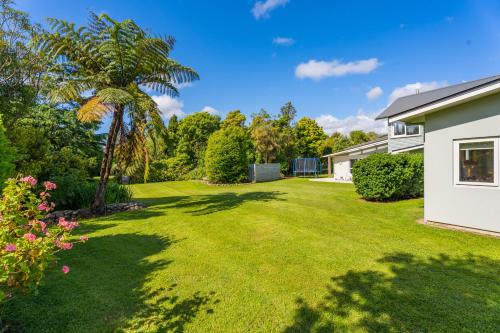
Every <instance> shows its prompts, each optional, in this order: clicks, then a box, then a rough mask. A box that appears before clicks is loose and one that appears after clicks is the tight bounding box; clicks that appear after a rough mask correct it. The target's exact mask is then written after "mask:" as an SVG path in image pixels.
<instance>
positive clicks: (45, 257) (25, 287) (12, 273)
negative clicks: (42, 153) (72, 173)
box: [0, 176, 88, 302]
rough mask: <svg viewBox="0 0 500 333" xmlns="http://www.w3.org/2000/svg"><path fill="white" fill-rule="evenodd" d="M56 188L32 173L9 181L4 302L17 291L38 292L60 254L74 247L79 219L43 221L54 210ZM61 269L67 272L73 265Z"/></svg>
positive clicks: (1, 278) (3, 221)
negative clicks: (52, 195) (52, 196)
mask: <svg viewBox="0 0 500 333" xmlns="http://www.w3.org/2000/svg"><path fill="white" fill-rule="evenodd" d="M56 187H57V186H56V184H54V183H52V182H49V181H46V182H44V183H43V184H41V185H40V184H38V181H37V180H36V179H35V178H33V177H31V176H27V177H23V178H17V179H9V180H7V181H6V187H5V188H4V190H3V196H2V197H1V199H0V227H1V229H0V266H1V269H0V302H3V301H5V300H7V299H9V298H11V297H12V295H14V294H15V293H16V292H36V291H37V287H38V286H39V284H40V283H41V282H42V279H43V277H44V274H45V270H46V269H47V268H48V267H49V266H50V265H51V264H53V263H55V262H56V260H57V257H56V253H57V252H59V251H64V250H70V249H71V248H72V247H73V243H72V242H70V241H69V240H68V239H69V237H70V233H71V231H72V230H73V229H74V228H76V227H77V226H78V222H76V221H66V220H65V219H64V218H60V219H59V223H57V224H47V223H45V222H43V221H42V219H43V217H44V216H45V215H46V214H47V213H48V212H50V211H51V210H53V209H54V206H55V205H54V204H53V203H51V202H50V201H49V199H50V191H52V190H55V189H56ZM87 240H88V238H87V237H86V236H82V237H81V238H80V242H85V241H87ZM61 271H62V272H63V273H64V274H67V273H68V272H69V267H68V266H66V265H64V266H62V267H61Z"/></svg>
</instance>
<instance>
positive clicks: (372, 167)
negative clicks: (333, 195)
mask: <svg viewBox="0 0 500 333" xmlns="http://www.w3.org/2000/svg"><path fill="white" fill-rule="evenodd" d="M352 175H353V182H354V186H355V187H356V192H358V194H360V195H361V196H362V197H363V198H364V199H366V200H372V201H392V200H400V199H408V198H416V197H420V196H422V195H423V194H424V157H423V154H421V153H414V154H412V153H405V154H397V155H392V154H374V155H371V156H368V157H367V158H364V159H362V160H359V161H357V162H356V163H355V164H354V166H353V170H352Z"/></svg>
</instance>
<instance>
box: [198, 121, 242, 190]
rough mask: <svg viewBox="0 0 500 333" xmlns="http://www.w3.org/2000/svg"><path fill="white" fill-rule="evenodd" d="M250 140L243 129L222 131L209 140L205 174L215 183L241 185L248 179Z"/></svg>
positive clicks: (234, 128)
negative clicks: (240, 183)
mask: <svg viewBox="0 0 500 333" xmlns="http://www.w3.org/2000/svg"><path fill="white" fill-rule="evenodd" d="M248 144H249V138H248V136H247V134H246V133H245V131H244V130H243V129H242V128H241V127H236V126H231V127H227V128H225V129H221V130H219V131H217V132H215V133H214V134H212V136H211V137H210V139H209V140H208V146H207V151H206V154H205V172H206V174H207V177H208V180H209V181H210V182H213V183H239V182H242V181H244V180H245V179H247V177H248V156H247V150H248Z"/></svg>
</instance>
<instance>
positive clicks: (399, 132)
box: [392, 121, 420, 137]
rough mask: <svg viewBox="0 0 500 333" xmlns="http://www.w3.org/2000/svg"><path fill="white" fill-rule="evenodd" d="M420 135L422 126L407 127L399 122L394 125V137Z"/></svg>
mask: <svg viewBox="0 0 500 333" xmlns="http://www.w3.org/2000/svg"><path fill="white" fill-rule="evenodd" d="M411 135H420V125H406V124H405V123H403V122H401V121H398V122H395V123H393V124H392V136H393V137H398V136H411Z"/></svg>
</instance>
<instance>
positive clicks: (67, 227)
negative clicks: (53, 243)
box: [58, 217, 78, 231]
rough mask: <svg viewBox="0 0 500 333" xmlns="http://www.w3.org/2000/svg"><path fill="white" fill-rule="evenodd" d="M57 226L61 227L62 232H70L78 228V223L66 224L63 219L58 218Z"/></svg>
mask: <svg viewBox="0 0 500 333" xmlns="http://www.w3.org/2000/svg"><path fill="white" fill-rule="evenodd" d="M58 224H59V226H61V227H62V228H63V229H64V230H66V231H71V230H73V229H75V228H76V227H78V222H76V221H73V222H68V221H66V219H65V218H64V217H60V218H59V223H58Z"/></svg>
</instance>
